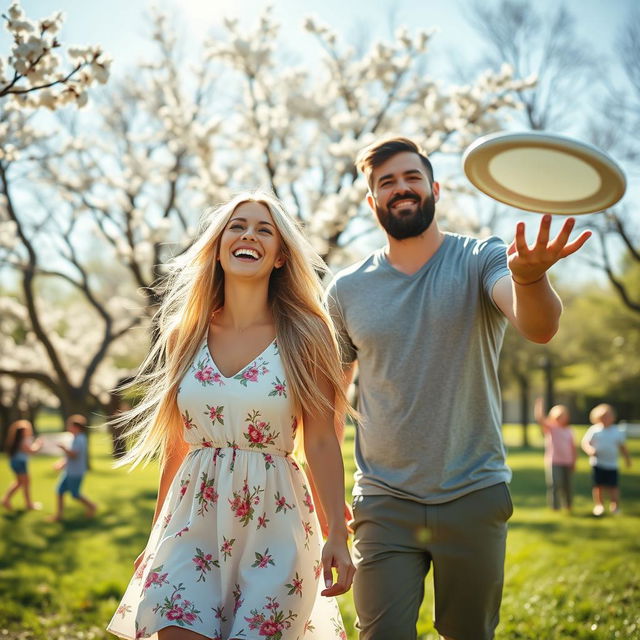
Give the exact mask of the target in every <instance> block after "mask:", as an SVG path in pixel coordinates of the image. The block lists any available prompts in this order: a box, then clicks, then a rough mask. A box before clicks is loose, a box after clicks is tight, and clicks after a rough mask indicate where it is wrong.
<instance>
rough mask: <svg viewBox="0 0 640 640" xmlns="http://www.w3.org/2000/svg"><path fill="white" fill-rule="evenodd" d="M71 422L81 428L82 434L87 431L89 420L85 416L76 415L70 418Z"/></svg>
mask: <svg viewBox="0 0 640 640" xmlns="http://www.w3.org/2000/svg"><path fill="white" fill-rule="evenodd" d="M69 422H70V423H71V424H73V425H75V426H76V427H79V428H80V430H81V431H82V433H85V432H86V431H87V419H86V418H85V417H84V416H83V415H81V414H79V413H74V414H73V415H72V416H69Z"/></svg>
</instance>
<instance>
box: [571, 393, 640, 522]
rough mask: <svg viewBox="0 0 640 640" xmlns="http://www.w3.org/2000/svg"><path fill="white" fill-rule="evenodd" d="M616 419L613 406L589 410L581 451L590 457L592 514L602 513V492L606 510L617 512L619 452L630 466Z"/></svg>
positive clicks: (622, 434)
mask: <svg viewBox="0 0 640 640" xmlns="http://www.w3.org/2000/svg"><path fill="white" fill-rule="evenodd" d="M615 419H616V414H615V411H614V410H613V407H612V406H611V405H608V404H599V405H598V406H597V407H594V408H593V409H591V413H590V414H589V421H590V422H591V425H592V426H590V427H589V428H588V429H587V432H586V433H585V434H584V438H582V449H583V451H584V452H585V453H586V454H587V455H588V456H589V463H590V464H591V467H592V478H593V502H594V506H593V515H594V516H601V515H602V514H603V513H604V504H603V501H602V493H603V489H606V491H607V492H608V494H609V510H610V511H611V513H619V512H620V490H619V489H618V452H620V453H622V455H623V456H624V459H625V461H626V463H627V467H630V466H631V457H630V456H629V451H628V450H627V447H626V446H625V444H624V441H625V434H624V432H623V431H621V430H620V429H619V428H618V425H616V424H614V422H615Z"/></svg>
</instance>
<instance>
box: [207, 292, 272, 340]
mask: <svg viewBox="0 0 640 640" xmlns="http://www.w3.org/2000/svg"><path fill="white" fill-rule="evenodd" d="M215 323H216V324H217V325H220V326H223V327H225V328H233V329H236V330H239V331H242V330H243V329H247V328H249V327H252V326H255V325H264V324H273V314H272V312H271V306H270V305H269V288H268V283H267V284H266V285H264V286H263V285H259V286H256V284H255V283H244V282H238V281H235V282H229V281H227V282H226V283H225V288H224V307H223V308H222V309H220V310H219V311H217V312H216V314H215Z"/></svg>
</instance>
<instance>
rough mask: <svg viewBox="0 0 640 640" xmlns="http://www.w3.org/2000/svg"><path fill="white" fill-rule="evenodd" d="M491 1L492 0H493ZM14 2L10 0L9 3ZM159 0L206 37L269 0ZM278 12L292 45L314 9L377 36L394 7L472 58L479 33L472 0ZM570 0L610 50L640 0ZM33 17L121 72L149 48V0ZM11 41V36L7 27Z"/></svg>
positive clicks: (43, 1) (39, 9) (347, 30)
mask: <svg viewBox="0 0 640 640" xmlns="http://www.w3.org/2000/svg"><path fill="white" fill-rule="evenodd" d="M486 1H487V2H491V0H486ZM9 4H10V2H8V1H7V0H4V1H3V2H2V5H4V6H5V7H6V6H8V5H9ZM154 4H156V5H157V6H160V7H163V8H173V9H174V10H176V12H177V13H178V15H180V16H181V18H182V19H183V21H184V22H183V28H184V30H185V33H186V34H188V36H189V38H190V40H191V41H192V42H193V41H194V40H198V39H200V38H201V37H202V36H203V35H205V33H206V32H208V31H209V30H211V29H212V28H215V27H216V25H220V24H221V20H222V17H223V16H227V15H231V16H236V17H239V18H240V19H241V20H243V21H253V18H254V17H255V16H256V15H257V14H258V13H259V12H260V9H261V8H262V7H263V6H264V5H265V0H158V1H157V2H155V3H154ZM272 4H273V6H274V9H275V14H276V16H277V17H278V19H279V20H280V21H281V22H282V25H283V30H284V32H285V33H286V35H287V41H288V42H289V44H290V46H291V48H292V49H293V50H296V45H297V43H299V45H300V46H299V47H298V48H299V49H300V50H302V47H303V44H304V38H305V36H304V34H302V30H301V27H300V25H301V22H302V19H303V18H304V17H305V16H307V15H310V14H313V15H316V16H318V17H319V18H320V19H321V20H322V21H324V22H325V23H327V24H329V25H331V26H333V27H334V28H335V29H336V30H338V31H339V32H340V33H341V34H344V36H345V37H346V38H349V37H350V36H353V34H354V33H356V32H358V31H359V30H364V31H367V32H369V33H371V34H372V36H373V37H374V38H380V37H387V36H388V35H389V31H390V29H389V15H390V12H393V15H394V20H395V21H396V23H397V24H398V25H400V24H404V25H409V26H411V27H427V28H430V27H438V29H439V33H438V35H437V37H436V39H435V40H434V53H437V54H441V55H442V54H445V53H450V52H459V53H460V54H461V55H463V56H464V57H465V58H473V55H474V52H475V45H476V44H477V42H478V41H477V36H476V35H475V33H474V32H473V30H472V29H471V27H470V26H469V25H468V24H467V22H466V21H465V19H464V17H463V16H464V12H465V7H466V6H468V1H467V0H394V1H392V0H380V1H376V0H322V1H321V2H311V1H310V0H275V1H274V2H273V3H272ZM557 4H558V2H554V1H553V0H536V5H539V6H541V7H549V8H553V7H555V6H557ZM565 4H566V6H567V7H568V8H569V9H570V10H571V11H572V12H573V13H574V14H575V16H576V18H577V20H578V25H579V29H580V33H581V35H583V37H585V38H586V39H587V40H588V41H589V42H590V45H592V46H593V48H594V49H596V50H599V51H600V52H601V53H602V54H603V55H607V54H608V53H609V51H610V49H611V46H612V42H613V38H614V35H615V31H616V29H617V28H618V27H619V25H620V24H622V22H623V20H624V17H625V15H627V14H628V12H629V11H630V10H631V8H632V7H633V6H635V5H637V4H638V2H637V0H569V1H568V2H566V3H565ZM22 6H23V7H24V9H25V11H26V12H27V14H28V15H29V17H32V18H36V17H38V18H39V17H44V16H46V15H49V14H50V13H52V12H54V11H58V10H61V11H64V12H65V14H66V21H65V27H64V31H63V33H62V37H63V40H64V42H65V43H74V44H84V43H100V44H102V45H103V46H104V48H105V49H106V50H107V51H109V52H110V53H111V55H112V56H113V58H114V70H115V71H116V72H119V71H120V70H121V69H122V68H125V67H126V66H128V65H129V64H130V63H131V62H134V61H135V59H136V58H137V57H138V56H139V55H140V54H141V53H142V52H143V51H144V50H145V47H146V39H145V27H144V20H143V14H144V12H145V10H147V9H148V7H150V6H151V3H150V2H146V1H144V0H108V1H105V2H93V1H90V0H23V2H22ZM3 38H4V41H5V42H6V36H4V34H3Z"/></svg>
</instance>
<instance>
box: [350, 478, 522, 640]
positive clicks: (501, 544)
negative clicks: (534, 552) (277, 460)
mask: <svg viewBox="0 0 640 640" xmlns="http://www.w3.org/2000/svg"><path fill="white" fill-rule="evenodd" d="M512 513H513V505H512V503H511V497H510V495H509V489H508V488H507V485H506V484H504V483H500V484H497V485H493V486H491V487H488V488H486V489H480V490H478V491H474V492H472V493H469V494H467V495H466V496H463V497H461V498H458V499H456V500H452V501H451V502H446V503H443V504H433V505H432V504H429V505H425V504H421V503H419V502H414V501H412V500H405V499H401V498H396V497H393V496H387V495H374V496H358V497H356V498H355V499H354V502H353V518H354V520H353V528H354V543H353V549H354V557H355V563H356V567H357V571H356V575H355V580H354V585H353V588H354V600H355V605H356V612H357V614H358V621H357V627H358V629H359V630H360V640H414V639H415V638H416V622H417V620H418V612H419V609H420V605H421V603H422V599H423V596H424V580H425V577H426V575H427V574H428V572H429V569H430V567H431V565H432V564H433V583H434V593H435V603H434V604H435V627H436V629H437V630H438V632H439V633H440V634H441V635H443V636H447V637H450V638H454V639H455V640H490V639H491V638H493V637H494V631H495V628H496V626H497V625H498V615H499V611H500V601H501V599H502V584H503V580H504V554H505V544H506V537H507V520H508V519H509V518H510V517H511V514H512Z"/></svg>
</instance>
